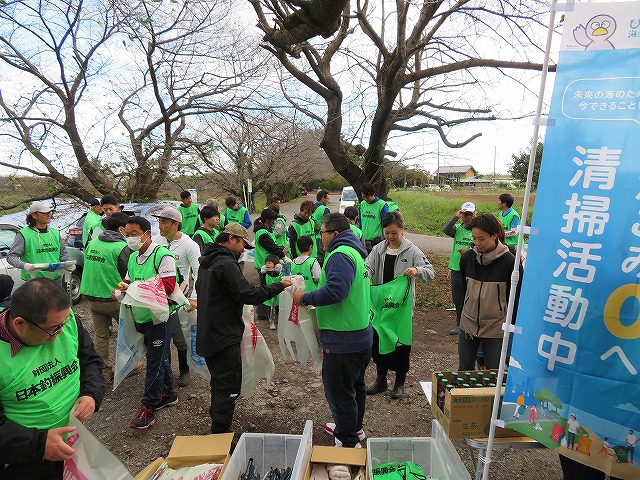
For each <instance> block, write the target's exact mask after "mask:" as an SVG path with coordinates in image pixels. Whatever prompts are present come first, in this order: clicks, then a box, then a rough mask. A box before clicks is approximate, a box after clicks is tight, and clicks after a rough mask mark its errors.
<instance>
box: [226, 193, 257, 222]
mask: <svg viewBox="0 0 640 480" xmlns="http://www.w3.org/2000/svg"><path fill="white" fill-rule="evenodd" d="M224 203H225V204H226V205H227V209H226V210H225V211H224V226H227V225H229V224H230V223H239V224H240V225H242V226H243V227H244V228H249V227H251V217H250V216H249V210H247V209H246V208H244V207H243V206H241V205H240V203H239V202H238V199H237V198H236V197H234V196H233V195H229V196H228V197H227V198H226V199H225V201H224Z"/></svg>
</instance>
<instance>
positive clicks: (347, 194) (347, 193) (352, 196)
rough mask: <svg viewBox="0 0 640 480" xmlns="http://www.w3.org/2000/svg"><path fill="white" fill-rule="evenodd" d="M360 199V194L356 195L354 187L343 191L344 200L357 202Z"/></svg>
mask: <svg viewBox="0 0 640 480" xmlns="http://www.w3.org/2000/svg"><path fill="white" fill-rule="evenodd" d="M356 200H358V195H356V191H355V190H354V189H352V188H350V189H349V190H343V191H342V201H346V202H355V201H356Z"/></svg>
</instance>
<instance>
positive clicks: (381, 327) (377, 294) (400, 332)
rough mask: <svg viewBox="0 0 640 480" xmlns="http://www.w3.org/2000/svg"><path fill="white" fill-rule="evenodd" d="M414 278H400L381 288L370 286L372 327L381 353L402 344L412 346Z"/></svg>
mask: <svg viewBox="0 0 640 480" xmlns="http://www.w3.org/2000/svg"><path fill="white" fill-rule="evenodd" d="M411 283H412V282H411V278H410V277H406V276H404V275H401V276H400V277H397V278H396V279H395V280H392V281H390V282H387V283H383V284H381V285H372V286H371V312H372V313H373V319H372V324H373V328H374V329H375V330H376V332H377V333H378V339H379V347H378V351H379V352H380V353H381V354H382V355H384V354H386V353H391V352H393V351H394V350H395V349H396V347H397V346H399V345H411V331H412V329H411V323H412V319H413V300H412V296H411Z"/></svg>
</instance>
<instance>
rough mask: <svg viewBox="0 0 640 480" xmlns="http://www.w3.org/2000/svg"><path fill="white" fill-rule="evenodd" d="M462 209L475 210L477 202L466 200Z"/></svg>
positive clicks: (465, 210)
mask: <svg viewBox="0 0 640 480" xmlns="http://www.w3.org/2000/svg"><path fill="white" fill-rule="evenodd" d="M460 210H462V211H463V212H475V211H476V204H475V203H473V202H464V203H463V204H462V206H461V207H460Z"/></svg>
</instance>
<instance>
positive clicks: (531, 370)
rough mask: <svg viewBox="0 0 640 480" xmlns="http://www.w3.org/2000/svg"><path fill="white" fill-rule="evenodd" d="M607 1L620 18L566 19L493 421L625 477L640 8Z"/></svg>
mask: <svg viewBox="0 0 640 480" xmlns="http://www.w3.org/2000/svg"><path fill="white" fill-rule="evenodd" d="M620 5H627V7H626V10H625V14H626V16H624V15H621V14H620V15H613V14H611V15H607V14H606V13H607V12H606V10H607V9H608V8H609V7H610V5H606V4H588V5H576V13H575V14H574V17H573V19H570V16H569V15H568V16H567V24H565V27H564V28H565V30H564V31H565V34H564V35H565V36H567V35H571V36H572V42H568V43H569V44H572V45H573V46H572V47H567V45H568V43H567V42H566V41H565V40H563V44H564V45H565V47H566V48H567V49H566V50H562V51H561V52H560V57H559V62H558V68H557V73H556V79H555V85H554V90H553V96H552V103H551V110H550V113H549V117H550V118H552V119H555V122H556V123H555V126H554V127H551V128H548V129H547V136H546V139H545V145H544V155H543V160H542V167H541V171H540V178H539V184H538V190H537V194H536V203H535V212H534V216H533V220H532V226H533V227H535V228H537V231H538V233H537V234H536V235H534V236H531V237H530V241H529V247H528V252H527V262H526V266H525V269H524V271H525V273H524V279H523V286H522V295H521V298H520V304H519V308H518V313H517V321H516V323H517V325H518V326H520V327H522V334H520V335H515V337H514V341H513V348H512V352H511V359H510V364H509V373H508V381H507V386H506V390H505V395H504V403H503V406H502V410H501V418H502V419H503V420H504V421H505V422H506V424H507V425H506V426H507V427H508V428H511V429H514V430H517V431H519V432H522V433H523V434H525V435H528V436H530V437H532V438H535V439H536V440H537V441H539V442H540V443H543V444H544V445H546V446H547V447H548V448H551V449H556V450H558V452H559V453H560V454H562V455H565V456H568V457H570V458H573V459H575V460H578V461H580V462H581V463H584V464H587V465H590V466H592V467H595V468H598V469H600V470H602V471H604V472H607V473H609V474H610V475H612V476H615V477H619V478H624V479H638V478H640V469H639V468H638V464H637V463H634V454H635V447H636V446H638V447H639V448H640V445H636V443H637V442H638V438H640V433H639V432H638V430H639V429H640V376H639V374H638V370H640V50H639V49H638V47H639V46H640V43H638V42H640V34H638V38H637V39H636V38H635V36H633V35H632V33H631V32H633V31H635V30H634V28H632V27H634V26H635V28H636V29H638V28H640V14H638V15H636V16H637V17H638V20H637V21H636V20H634V19H632V18H629V15H631V13H632V12H633V11H635V12H640V9H639V8H638V7H639V4H638V3H637V2H636V3H634V4H633V5H635V7H634V8H633V9H631V8H629V7H628V5H629V4H617V7H616V9H619V8H620V7H619V6H620ZM578 7H588V10H579V8H578ZM594 10H595V11H594ZM617 12H618V10H616V11H615V12H613V13H616V14H617ZM576 15H577V17H576ZM571 20H573V22H574V23H573V25H570V23H571ZM612 31H615V32H617V35H618V36H619V37H620V38H622V36H623V35H624V42H626V43H624V45H625V48H624V49H618V48H616V45H617V41H616V38H618V37H616V36H613V35H612V34H611V33H612ZM603 32H604V33H603ZM603 37H606V38H603ZM630 39H632V40H634V41H636V43H633V44H629V43H628V42H629V41H631V40H630ZM620 44H623V41H622V40H621V41H620ZM632 46H635V48H632ZM635 460H637V461H638V463H640V451H639V456H638V457H637V458H635Z"/></svg>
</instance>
